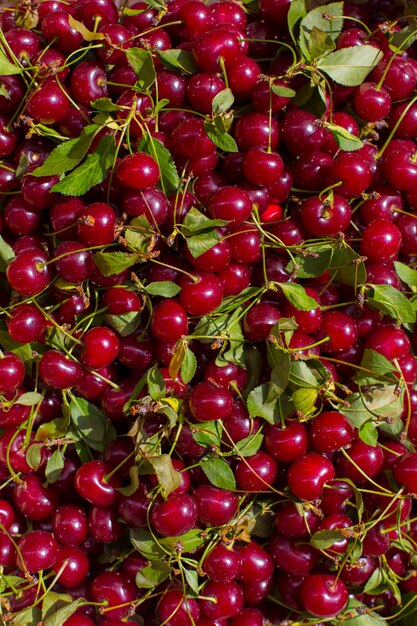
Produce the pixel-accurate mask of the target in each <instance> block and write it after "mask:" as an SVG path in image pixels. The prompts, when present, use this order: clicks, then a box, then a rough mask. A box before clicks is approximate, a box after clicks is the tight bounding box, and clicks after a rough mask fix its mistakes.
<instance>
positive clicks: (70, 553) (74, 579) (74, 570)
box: [53, 546, 89, 587]
mask: <svg viewBox="0 0 417 626" xmlns="http://www.w3.org/2000/svg"><path fill="white" fill-rule="evenodd" d="M64 565H65V567H64V569H62V571H61V568H63V566H64ZM53 570H54V572H55V573H56V574H58V573H59V572H60V571H61V573H60V574H59V578H58V580H59V582H60V583H61V585H65V586H66V587H76V586H77V585H79V584H80V583H82V582H83V580H85V578H86V577H87V574H88V570H89V561H88V558H87V556H86V555H85V553H84V552H83V550H81V549H80V548H77V547H73V546H65V547H64V548H61V549H60V550H59V552H58V556H57V559H56V561H55V563H54V565H53Z"/></svg>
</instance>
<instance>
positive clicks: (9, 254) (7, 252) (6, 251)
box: [0, 235, 16, 272]
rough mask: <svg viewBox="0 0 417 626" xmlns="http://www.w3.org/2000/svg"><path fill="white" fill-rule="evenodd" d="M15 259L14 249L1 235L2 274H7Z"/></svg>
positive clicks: (0, 260) (0, 264)
mask: <svg viewBox="0 0 417 626" xmlns="http://www.w3.org/2000/svg"><path fill="white" fill-rule="evenodd" d="M15 258H16V255H15V253H14V252H13V248H12V247H11V246H9V244H8V243H7V242H6V241H4V239H3V237H2V236H1V235H0V272H5V271H6V269H7V268H8V266H9V265H10V263H11V262H12V261H13V259H15Z"/></svg>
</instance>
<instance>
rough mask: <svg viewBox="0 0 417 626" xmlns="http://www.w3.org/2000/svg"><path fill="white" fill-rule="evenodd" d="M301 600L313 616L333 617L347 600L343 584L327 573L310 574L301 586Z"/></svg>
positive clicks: (341, 609) (346, 591)
mask: <svg viewBox="0 0 417 626" xmlns="http://www.w3.org/2000/svg"><path fill="white" fill-rule="evenodd" d="M301 601H302V603H303V605H304V608H305V610H306V611H307V612H308V613H310V614H311V615H313V616H314V617H333V616H334V615H336V614H337V613H340V611H343V609H344V608H345V606H346V604H347V602H348V590H347V588H346V586H345V584H344V583H343V582H342V581H341V580H340V579H339V580H338V579H336V578H335V577H334V576H330V575H329V574H312V575H311V576H308V578H307V579H306V580H305V581H304V583H303V585H302V587H301Z"/></svg>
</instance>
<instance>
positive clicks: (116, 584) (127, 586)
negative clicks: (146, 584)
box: [91, 572, 135, 620]
mask: <svg viewBox="0 0 417 626" xmlns="http://www.w3.org/2000/svg"><path fill="white" fill-rule="evenodd" d="M91 596H92V598H93V600H94V602H104V601H105V602H106V611H105V615H106V617H107V618H110V619H119V620H120V619H122V618H123V617H125V616H126V615H128V614H129V603H130V602H133V600H134V599H135V586H134V584H133V583H131V582H129V581H128V580H127V579H126V578H125V577H124V576H123V575H122V574H120V573H119V572H102V573H100V574H98V576H96V577H95V578H94V580H93V581H92V583H91ZM111 607H115V608H111Z"/></svg>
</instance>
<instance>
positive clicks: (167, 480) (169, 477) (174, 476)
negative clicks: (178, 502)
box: [147, 454, 181, 497]
mask: <svg viewBox="0 0 417 626" xmlns="http://www.w3.org/2000/svg"><path fill="white" fill-rule="evenodd" d="M147 460H148V461H149V463H150V464H151V465H152V467H153V469H154V470H155V474H156V476H157V478H158V483H159V485H160V486H161V489H162V493H163V495H164V496H165V497H168V496H169V494H170V493H172V492H173V491H175V489H177V487H179V486H180V484H181V472H177V470H176V469H174V466H173V465H172V459H171V457H170V456H169V454H161V455H160V456H153V457H149V458H148V459H147Z"/></svg>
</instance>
